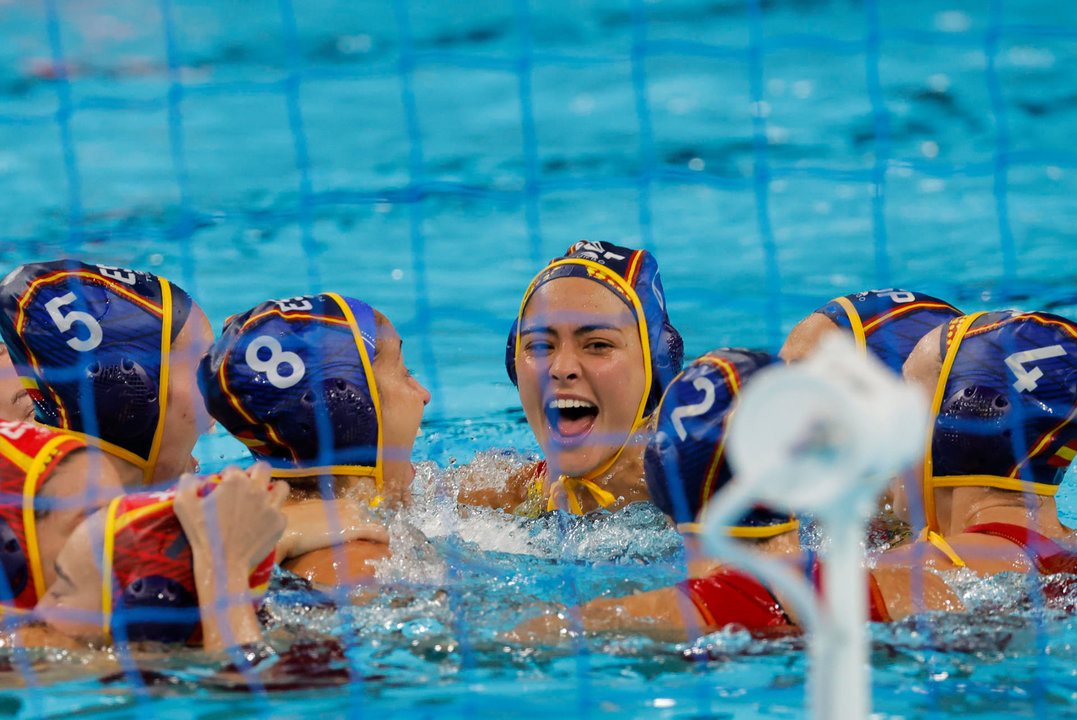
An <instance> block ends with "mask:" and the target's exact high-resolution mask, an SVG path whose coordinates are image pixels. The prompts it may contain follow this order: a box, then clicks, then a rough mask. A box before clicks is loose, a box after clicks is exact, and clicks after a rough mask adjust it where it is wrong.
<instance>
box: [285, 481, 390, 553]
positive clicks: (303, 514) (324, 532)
mask: <svg viewBox="0 0 1077 720" xmlns="http://www.w3.org/2000/svg"><path fill="white" fill-rule="evenodd" d="M283 512H284V516H285V517H286V518H287V520H288V526H287V528H286V529H285V531H284V535H283V536H282V537H281V539H280V542H278V543H277V562H278V563H280V562H284V561H285V560H288V559H291V558H297V557H299V556H301V555H306V554H307V553H309V552H313V551H315V550H321V549H323V548H327V547H332V546H334V545H341V544H343V543H346V542H351V541H352V540H368V541H371V542H377V543H388V542H389V528H387V527H386V526H385V525H384V524H383V523H381V522H378V521H376V520H374V519H373V518H371V516H370V510H369V509H368V508H367V506H366V505H365V504H364V503H361V502H359V501H358V500H356V499H354V498H348V497H343V498H337V499H335V500H304V501H303V502H298V503H293V504H291V505H286V506H285V507H284V508H283Z"/></svg>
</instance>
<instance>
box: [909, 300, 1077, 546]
mask: <svg viewBox="0 0 1077 720" xmlns="http://www.w3.org/2000/svg"><path fill="white" fill-rule="evenodd" d="M944 330H945V332H943V333H942V335H941V338H940V347H939V348H938V357H939V359H940V360H941V361H942V368H941V371H940V374H939V380H938V383H937V385H936V388H935V396H934V401H933V406H932V411H933V412H934V413H935V414H936V419H935V424H934V428H933V430H932V438H931V444H930V446H929V452H928V455H927V460H926V464H925V471H924V495H925V497H924V502H925V508H926V510H927V515H928V524H929V526H930V527H931V528H932V529H935V528H936V527H937V518H936V517H935V509H934V488H938V487H961V486H986V487H994V488H1000V489H1004V490H1018V491H1023V492H1030V493H1035V494H1037V495H1054V494H1055V493H1056V492H1057V491H1058V488H1059V486H1060V484H1061V483H1062V478H1063V477H1064V476H1065V474H1066V470H1067V468H1068V467H1069V465H1070V463H1071V462H1072V461H1073V458H1074V456H1075V455H1077V324H1074V323H1073V322H1072V321H1070V320H1068V319H1066V318H1063V317H1060V316H1058V315H1051V314H1048V313H1041V312H1025V313H1022V312H1015V311H1012V310H1007V311H1002V312H989V313H974V314H972V315H966V316H963V317H960V318H957V319H955V320H953V321H951V322H950V323H949V325H947V326H945V328H944Z"/></svg>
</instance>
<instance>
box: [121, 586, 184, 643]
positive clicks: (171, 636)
mask: <svg viewBox="0 0 1077 720" xmlns="http://www.w3.org/2000/svg"><path fill="white" fill-rule="evenodd" d="M112 614H113V619H112V625H111V628H112V634H113V635H114V636H117V635H120V632H119V629H120V628H122V633H123V638H122V639H123V640H126V641H127V642H147V641H152V642H164V643H182V642H186V641H187V640H189V639H190V638H191V637H192V636H193V635H195V633H196V632H197V630H198V627H199V623H200V621H201V618H200V615H199V611H198V598H197V597H196V596H195V595H194V594H193V593H192V592H191V591H190V590H189V589H188V588H186V587H184V586H183V584H182V583H181V582H180V581H178V580H176V579H174V578H170V577H166V576H164V575H146V576H143V577H139V578H137V579H136V580H134V581H133V582H131V583H130V584H129V585H127V587H125V588H124V589H123V592H122V593H121V594H120V596H119V598H117V600H116V604H115V606H114V607H113V609H112Z"/></svg>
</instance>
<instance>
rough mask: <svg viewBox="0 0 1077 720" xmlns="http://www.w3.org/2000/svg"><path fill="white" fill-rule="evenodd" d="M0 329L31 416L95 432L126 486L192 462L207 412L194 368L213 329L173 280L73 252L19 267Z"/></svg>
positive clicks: (0, 301)
mask: <svg viewBox="0 0 1077 720" xmlns="http://www.w3.org/2000/svg"><path fill="white" fill-rule="evenodd" d="M0 334H2V335H3V338H4V342H5V343H7V346H8V351H9V352H10V353H11V357H12V360H13V361H14V363H15V367H16V369H17V370H18V372H19V375H20V377H21V379H22V382H23V384H24V385H25V386H26V389H27V391H28V392H29V394H30V397H31V398H32V399H33V401H34V405H35V408H36V411H37V419H38V421H39V422H42V423H44V424H46V425H51V426H53V427H58V428H62V429H64V430H66V431H68V432H71V433H74V434H77V435H80V436H82V437H85V438H87V439H89V438H93V441H92V444H94V445H97V446H99V447H100V448H101V449H102V450H104V451H105V452H106V453H107V454H108V455H109V456H110V457H111V458H113V463H114V464H115V465H116V468H117V471H118V472H119V473H120V474H121V477H122V478H123V479H124V484H125V485H138V484H140V483H149V482H154V481H160V480H169V479H173V478H176V477H179V475H180V474H181V473H183V472H185V471H189V470H192V469H193V468H194V458H193V457H192V456H191V451H192V450H193V449H194V444H195V441H196V440H197V439H198V436H199V435H200V434H201V433H202V432H203V431H204V430H205V429H206V428H207V427H208V422H209V418H208V416H207V415H206V414H205V409H204V408H203V405H202V400H201V398H200V397H199V395H198V386H197V381H196V371H197V367H198V361H199V360H200V359H201V357H202V355H203V354H204V353H205V350H206V348H207V347H209V344H210V343H211V342H212V341H213V334H212V330H211V328H210V325H209V321H208V320H207V319H206V316H205V314H204V313H203V312H202V311H201V309H199V307H198V306H197V305H196V304H195V303H194V302H193V301H192V300H191V298H190V296H189V295H187V293H185V292H184V291H183V290H181V289H180V288H179V287H177V286H176V285H174V284H173V283H171V282H169V281H168V280H166V279H164V278H161V277H157V276H156V275H152V274H150V273H147V272H141V271H136V270H126V269H123V268H115V267H109V266H105V265H88V264H85V263H81V262H76V261H73V260H58V261H54V262H42V263H32V264H28V265H23V266H21V267H19V268H17V269H16V270H14V271H13V272H11V273H10V274H9V275H8V276H7V277H6V278H4V280H3V282H2V283H0Z"/></svg>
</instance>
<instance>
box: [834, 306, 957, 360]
mask: <svg viewBox="0 0 1077 720" xmlns="http://www.w3.org/2000/svg"><path fill="white" fill-rule="evenodd" d="M815 312H816V313H819V314H822V315H826V316H827V317H828V318H830V319H831V320H833V321H834V323H835V324H836V325H840V326H841V327H843V328H845V329H847V330H849V331H850V332H851V333H852V334H853V337H854V339H855V340H856V346H857V347H858V348H860V350H861V351H868V350H870V351H871V352H872V353H874V355H875V356H876V357H877V358H879V359H880V360H882V361H883V363H885V364H886V365H887V367H889V368H890V369H891V370H893V371H894V372H896V373H898V374H899V375H900V374H901V366H902V365H903V364H904V363H905V359H906V358H907V357H909V353H911V352H912V349H913V348H914V347H916V343H918V342H919V341H920V338H922V337H923V336H924V335H927V334H928V333H929V332H931V331H932V330H933V329H935V328H936V327H938V326H939V325H942V324H943V323H946V322H949V321H950V320H952V319H953V318H955V317H957V316H959V315H961V311H960V310H958V309H957V308H955V307H954V306H953V305H950V304H949V303H948V302H945V301H943V300H939V299H938V298H934V297H931V296H930V295H924V294H923V293H918V292H912V291H910V290H897V289H886V290H868V291H866V292H859V293H855V294H853V295H846V296H844V297H839V298H834V299H833V300H831V301H830V302H828V303H827V304H826V305H824V306H823V307H821V308H819V309H818V310H816V311H815Z"/></svg>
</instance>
